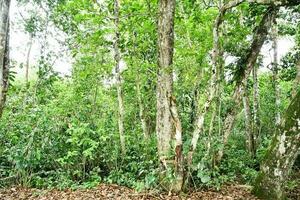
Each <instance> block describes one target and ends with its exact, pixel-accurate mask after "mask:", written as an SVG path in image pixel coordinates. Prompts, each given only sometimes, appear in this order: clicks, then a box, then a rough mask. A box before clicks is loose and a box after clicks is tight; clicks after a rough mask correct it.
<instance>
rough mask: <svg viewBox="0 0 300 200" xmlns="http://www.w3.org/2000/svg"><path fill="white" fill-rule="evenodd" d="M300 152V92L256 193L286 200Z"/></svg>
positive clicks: (267, 159) (267, 158) (271, 150)
mask: <svg viewBox="0 0 300 200" xmlns="http://www.w3.org/2000/svg"><path fill="white" fill-rule="evenodd" d="M299 149H300V92H298V94H297V95H296V96H295V97H294V98H293V100H292V102H291V103H290V105H289V107H288V109H287V110H286V113H285V116H284V118H283V120H282V122H281V125H280V127H279V128H278V131H277V133H276V135H275V136H274V137H273V140H272V143H271V145H270V148H269V150H268V152H267V153H266V156H265V158H264V161H263V163H262V165H261V171H260V173H259V175H258V177H257V179H256V183H255V186H254V190H253V191H254V193H255V194H256V195H257V196H258V197H260V198H262V199H267V200H281V199H284V198H285V196H284V191H283V190H284V188H283V187H284V185H285V181H286V179H287V177H288V175H289V172H290V170H291V168H292V166H293V164H294V162H295V160H296V157H297V155H298V154H299Z"/></svg>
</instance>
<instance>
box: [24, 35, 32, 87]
mask: <svg viewBox="0 0 300 200" xmlns="http://www.w3.org/2000/svg"><path fill="white" fill-rule="evenodd" d="M32 40H33V37H32V35H31V34H30V39H29V45H28V46H29V47H28V50H27V55H26V69H25V82H26V85H27V84H28V81H29V65H30V53H31V48H32Z"/></svg>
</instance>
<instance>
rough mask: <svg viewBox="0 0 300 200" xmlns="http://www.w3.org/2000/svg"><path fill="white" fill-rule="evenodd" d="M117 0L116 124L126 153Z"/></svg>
mask: <svg viewBox="0 0 300 200" xmlns="http://www.w3.org/2000/svg"><path fill="white" fill-rule="evenodd" d="M119 6H120V2H119V0H115V1H114V23H115V39H114V54H115V55H114V56H115V57H114V58H115V62H116V67H115V70H116V84H117V93H118V106H119V107H118V108H119V109H118V125H119V135H120V142H121V150H122V154H125V153H126V144H125V133H124V113H125V110H124V103H123V94H122V78H121V69H120V64H121V55H120V49H119V40H120V32H119Z"/></svg>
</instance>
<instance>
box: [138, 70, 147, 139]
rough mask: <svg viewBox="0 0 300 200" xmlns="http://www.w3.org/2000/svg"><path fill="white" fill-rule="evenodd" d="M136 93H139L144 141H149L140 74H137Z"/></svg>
mask: <svg viewBox="0 0 300 200" xmlns="http://www.w3.org/2000/svg"><path fill="white" fill-rule="evenodd" d="M138 73H139V72H138ZM136 93H137V98H138V104H139V116H140V119H141V126H142V130H143V135H144V139H145V140H148V139H149V129H148V127H147V122H146V118H145V109H144V104H143V100H142V94H141V88H140V76H139V74H137V80H136Z"/></svg>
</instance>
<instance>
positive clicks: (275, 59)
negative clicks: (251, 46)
mask: <svg viewBox="0 0 300 200" xmlns="http://www.w3.org/2000/svg"><path fill="white" fill-rule="evenodd" d="M272 40H273V43H272V48H273V63H272V65H273V66H272V72H273V87H274V94H275V125H276V126H279V124H280V88H279V81H278V56H277V52H278V48H277V27H276V21H275V20H274V25H273V26H272Z"/></svg>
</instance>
